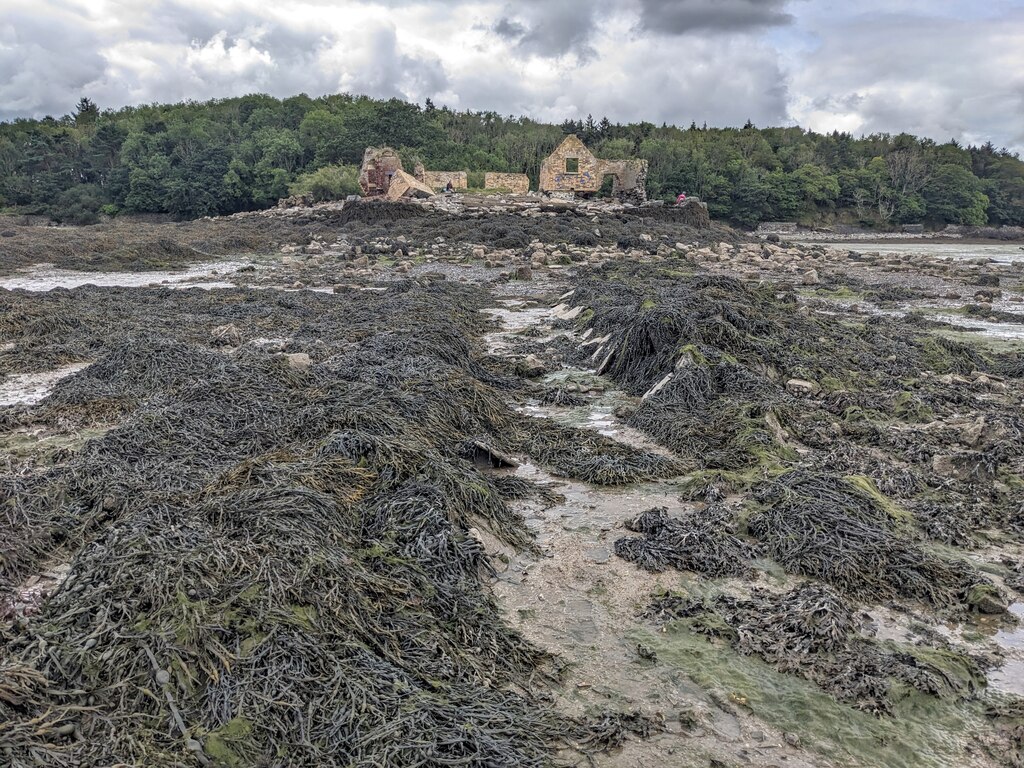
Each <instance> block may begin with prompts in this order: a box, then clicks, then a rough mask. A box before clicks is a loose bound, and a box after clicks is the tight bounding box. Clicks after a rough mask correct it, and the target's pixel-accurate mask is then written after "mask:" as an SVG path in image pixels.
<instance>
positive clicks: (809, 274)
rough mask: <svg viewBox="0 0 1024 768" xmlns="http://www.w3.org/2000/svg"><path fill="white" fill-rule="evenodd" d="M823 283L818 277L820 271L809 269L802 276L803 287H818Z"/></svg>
mask: <svg viewBox="0 0 1024 768" xmlns="http://www.w3.org/2000/svg"><path fill="white" fill-rule="evenodd" d="M820 282H821V278H819V277H818V270H816V269H809V270H807V271H806V272H804V273H803V275H801V276H800V283H801V285H817V284H818V283H820Z"/></svg>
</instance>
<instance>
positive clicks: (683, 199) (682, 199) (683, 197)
mask: <svg viewBox="0 0 1024 768" xmlns="http://www.w3.org/2000/svg"><path fill="white" fill-rule="evenodd" d="M684 202H686V193H685V192H680V193H679V197H677V198H676V205H682V204H683V203H684Z"/></svg>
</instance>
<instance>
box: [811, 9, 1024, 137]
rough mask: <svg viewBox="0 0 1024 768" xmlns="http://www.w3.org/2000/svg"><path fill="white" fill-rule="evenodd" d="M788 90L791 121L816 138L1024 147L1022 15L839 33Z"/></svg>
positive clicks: (853, 27)
mask: <svg viewBox="0 0 1024 768" xmlns="http://www.w3.org/2000/svg"><path fill="white" fill-rule="evenodd" d="M910 30H912V33H910V32H909V31H910ZM881 52H884V53H881ZM793 90H794V91H795V93H797V94H798V98H797V99H795V100H794V103H793V104H792V106H791V111H792V113H793V116H794V117H795V118H796V119H797V120H798V121H800V122H801V123H802V124H805V125H809V126H811V127H814V128H817V129H819V130H831V129H834V128H838V129H841V130H848V131H851V132H854V133H857V134H860V133H880V132H884V133H900V132H907V133H914V134H919V135H924V136H929V137H931V138H934V139H936V140H939V141H945V140H948V139H950V138H955V139H958V140H961V141H965V142H968V143H982V142H984V141H986V140H990V139H991V140H992V141H993V142H994V143H996V144H1004V145H1007V146H1010V147H1014V148H1016V149H1021V148H1024V12H1015V13H1011V14H1008V15H1006V16H1003V17H1001V18H997V19H990V20H979V21H976V22H974V23H972V24H970V25H965V24H963V23H962V22H960V21H958V20H956V19H951V18H946V19H941V18H938V19H934V18H933V19H929V18H922V17H920V16H906V15H889V16H876V17H873V18H871V19H863V20H859V21H853V22H850V23H846V24H843V25H842V26H841V27H839V26H836V27H834V28H831V29H828V30H826V31H824V32H823V33H822V36H821V44H820V46H819V47H818V49H817V50H816V51H815V52H813V53H812V54H811V55H810V56H808V57H807V59H806V61H805V63H804V66H802V67H801V68H800V69H798V70H797V71H796V72H795V73H794V75H793Z"/></svg>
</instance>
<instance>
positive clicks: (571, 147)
mask: <svg viewBox="0 0 1024 768" xmlns="http://www.w3.org/2000/svg"><path fill="white" fill-rule="evenodd" d="M609 176H610V177H611V179H612V197H616V198H618V199H620V200H623V201H624V202H633V203H642V202H644V201H646V200H647V189H646V187H647V161H646V160H601V159H599V158H597V157H595V156H594V153H593V152H591V151H590V150H589V149H587V147H586V145H585V144H584V143H583V142H582V141H580V140H579V138H577V137H576V136H575V135H572V136H567V137H566V138H565V141H563V142H562V143H561V144H559V145H558V148H557V149H556V150H555V151H554V152H552V153H551V154H550V155H549V156H548V157H547V159H546V160H544V163H543V164H542V165H541V167H540V191H541V192H543V193H545V194H550V195H582V196H589V195H594V194H597V193H598V192H600V190H601V186H602V185H603V184H604V180H605V179H606V178H607V177H609Z"/></svg>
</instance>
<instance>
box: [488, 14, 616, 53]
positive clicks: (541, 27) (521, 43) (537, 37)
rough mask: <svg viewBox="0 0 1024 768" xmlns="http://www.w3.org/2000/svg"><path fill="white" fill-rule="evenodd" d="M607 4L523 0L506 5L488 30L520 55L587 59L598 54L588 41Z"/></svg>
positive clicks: (595, 29)
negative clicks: (522, 0) (570, 56)
mask: <svg viewBox="0 0 1024 768" xmlns="http://www.w3.org/2000/svg"><path fill="white" fill-rule="evenodd" d="M608 7H609V6H608V4H607V2H604V0H595V1H594V2H586V3H580V4H574V3H566V2H560V3H555V2H546V0H525V2H519V3H517V4H516V5H515V6H507V7H506V9H505V12H504V15H502V16H501V17H500V18H499V19H498V21H497V22H496V23H495V24H494V25H493V26H492V27H491V30H492V31H493V32H494V33H495V34H496V35H497V36H498V37H501V38H503V39H505V40H508V41H509V42H511V43H513V44H514V46H515V49H516V51H518V52H519V53H521V54H523V55H536V56H542V57H546V58H558V57H561V56H567V55H570V54H571V55H575V56H576V58H577V59H579V60H580V61H590V60H592V59H594V58H595V57H596V56H597V51H596V50H595V49H594V48H593V47H592V46H591V45H590V41H591V38H592V37H593V35H594V33H595V32H596V31H597V26H598V20H599V18H600V16H601V15H602V14H603V13H604V12H605V11H606V10H607V9H608Z"/></svg>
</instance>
